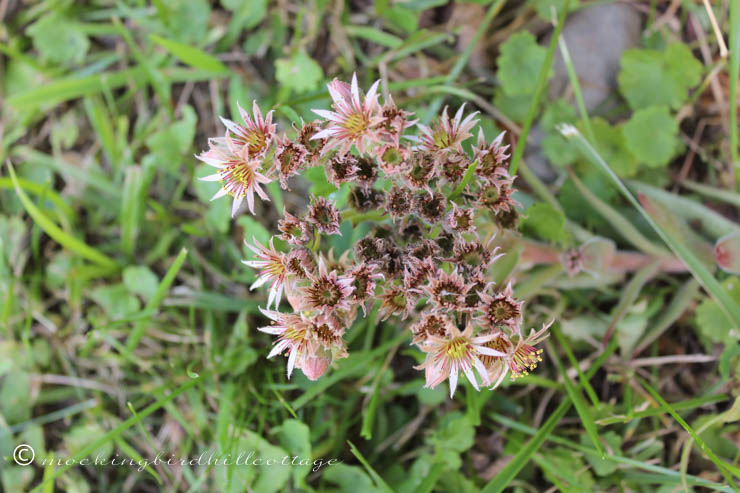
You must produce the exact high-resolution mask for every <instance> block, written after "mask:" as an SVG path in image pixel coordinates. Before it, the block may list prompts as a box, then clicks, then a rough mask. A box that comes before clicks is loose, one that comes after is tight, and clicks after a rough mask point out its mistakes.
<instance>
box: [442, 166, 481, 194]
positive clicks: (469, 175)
mask: <svg viewBox="0 0 740 493" xmlns="http://www.w3.org/2000/svg"><path fill="white" fill-rule="evenodd" d="M477 167H478V161H473V162H472V163H470V166H468V169H467V170H465V174H464V175H463V177H462V180H460V184H459V185H458V186H457V187H455V190H453V191H452V193H451V194H450V196H449V197H447V199H448V200H455V199H456V198H457V197H459V196H460V195H461V194H462V193H463V190H465V187H467V186H468V183H470V181H471V180H472V179H473V176H474V175H475V168H477Z"/></svg>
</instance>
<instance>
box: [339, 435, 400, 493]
mask: <svg viewBox="0 0 740 493" xmlns="http://www.w3.org/2000/svg"><path fill="white" fill-rule="evenodd" d="M347 443H349V449H350V451H351V452H352V454H353V455H354V456H355V457H357V460H358V461H360V464H362V467H364V468H365V470H366V471H367V473H368V474H369V475H370V477H371V478H373V481H374V482H375V485H376V486H377V487H378V488H380V489H381V490H383V491H385V492H386V493H394V492H393V488H391V487H390V486H389V485H388V483H386V482H385V480H384V479H383V478H382V477H381V476H380V474H378V473H377V472H376V471H375V469H373V467H372V466H371V465H370V463H369V462H368V461H367V459H365V457H364V456H363V455H362V452H360V450H359V449H358V448H357V447H356V446H355V444H354V443H352V442H350V441H349V440H347Z"/></svg>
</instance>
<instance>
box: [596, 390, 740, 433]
mask: <svg viewBox="0 0 740 493" xmlns="http://www.w3.org/2000/svg"><path fill="white" fill-rule="evenodd" d="M729 398H730V396H728V395H725V394H715V395H708V396H705V397H698V398H696V399H687V400H685V401H680V402H673V403H671V404H670V405H671V407H672V408H673V410H674V411H687V410H690V409H695V408H697V407H701V406H706V405H707V404H714V403H716V402H724V401H726V400H728V399H729ZM663 413H665V409H664V408H661V407H654V408H651V409H645V410H644V411H636V412H633V413H631V414H630V415H629V416H624V415H619V416H607V417H606V418H601V419H599V420H597V421H596V424H597V425H600V426H607V425H613V424H616V423H629V422H630V421H632V420H633V419H641V418H649V417H652V416H659V415H661V414H663Z"/></svg>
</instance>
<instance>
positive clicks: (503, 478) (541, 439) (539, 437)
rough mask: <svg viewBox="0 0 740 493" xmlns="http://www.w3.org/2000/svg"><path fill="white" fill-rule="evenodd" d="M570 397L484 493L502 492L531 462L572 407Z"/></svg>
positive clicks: (488, 485)
mask: <svg viewBox="0 0 740 493" xmlns="http://www.w3.org/2000/svg"><path fill="white" fill-rule="evenodd" d="M570 406H571V401H570V399H565V400H564V401H563V402H561V403H560V405H559V406H558V407H557V409H555V411H553V413H552V414H551V415H550V417H549V418H547V421H545V423H544V424H543V425H542V427H540V429H539V430H537V433H535V435H534V436H533V437H532V438H531V439H530V440H529V441H528V442H527V443H526V444H525V445H524V446H523V447H522V448H520V449H519V451H518V452H517V453H516V455H514V458H513V459H511V461H510V462H509V463H508V464H506V466H504V468H503V469H501V471H499V473H498V474H497V475H496V477H494V478H493V479H492V480H491V481H490V482H489V483H488V484H487V485H486V487H485V488H483V490H482V492H483V493H501V492H502V491H504V488H506V487H507V486H508V485H509V483H510V482H511V481H512V480H513V479H514V478H516V475H517V474H519V471H521V470H522V468H523V467H524V466H525V465H526V464H527V462H529V459H531V458H532V455H533V454H534V453H535V452H537V450H538V449H539V448H540V446H542V444H543V443H545V440H547V438H548V437H549V436H550V434H551V433H552V432H553V430H554V429H555V426H557V424H558V423H559V422H560V420H561V419H562V417H563V416H565V413H567V412H568V409H570Z"/></svg>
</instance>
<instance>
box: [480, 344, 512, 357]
mask: <svg viewBox="0 0 740 493" xmlns="http://www.w3.org/2000/svg"><path fill="white" fill-rule="evenodd" d="M473 347H474V348H475V349H476V350H477V351H478V352H479V353H481V354H486V355H488V356H498V357H503V356H506V353H502V352H501V351H496V350H495V349H491V348H489V347H485V346H478V345H475V344H473Z"/></svg>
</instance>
